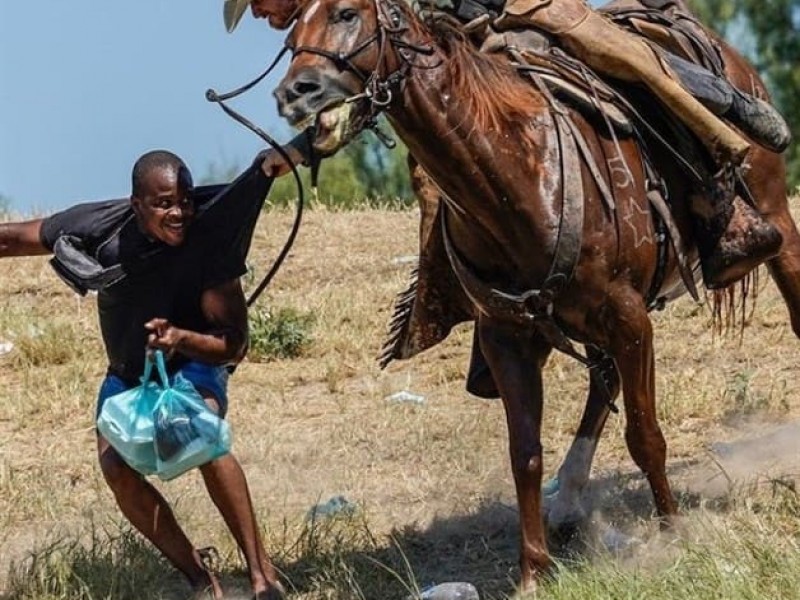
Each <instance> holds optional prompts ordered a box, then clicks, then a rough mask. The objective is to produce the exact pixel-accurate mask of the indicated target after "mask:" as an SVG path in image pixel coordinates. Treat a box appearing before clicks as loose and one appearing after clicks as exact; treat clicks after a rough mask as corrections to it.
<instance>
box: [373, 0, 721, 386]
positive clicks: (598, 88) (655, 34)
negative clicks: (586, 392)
mask: <svg viewBox="0 0 800 600" xmlns="http://www.w3.org/2000/svg"><path fill="white" fill-rule="evenodd" d="M489 1H490V2H493V1H494V0H489ZM645 1H646V2H647V3H648V5H645V4H641V3H639V2H637V1H636V0H615V2H613V3H612V4H610V5H607V6H606V7H604V8H603V11H604V12H605V13H606V14H608V15H609V17H610V18H612V19H614V20H615V21H616V22H618V23H619V24H621V25H623V26H625V27H627V28H629V29H631V30H633V31H635V32H637V33H639V34H641V35H643V36H644V37H646V38H647V39H648V40H651V41H652V42H653V43H654V44H659V47H663V48H668V49H669V51H670V52H671V53H674V54H673V56H675V57H677V59H679V60H680V61H683V62H681V63H680V64H679V66H681V67H684V66H685V65H684V64H683V63H686V65H692V64H694V63H697V64H700V65H702V66H703V67H704V68H705V69H708V70H709V71H711V72H712V73H714V74H715V75H717V74H721V73H722V69H723V65H722V60H721V54H720V51H719V48H718V46H717V45H716V42H715V41H714V40H713V39H711V38H710V37H708V36H707V35H706V34H705V32H704V30H703V29H702V28H701V27H700V26H699V24H697V22H696V20H695V19H694V18H693V17H692V16H691V15H690V14H689V13H688V11H685V10H682V8H683V7H682V5H681V4H680V0H645ZM469 2H470V4H469V7H471V8H470V11H469V12H468V13H467V15H466V16H468V17H473V20H472V21H471V23H470V24H467V25H466V29H467V31H468V32H469V33H470V35H472V36H473V37H477V38H478V40H479V41H480V43H481V44H482V49H483V50H485V51H487V52H503V53H506V54H507V55H508V57H509V60H510V61H511V62H512V64H514V65H515V66H516V67H517V69H518V70H519V71H520V74H521V75H522V76H524V77H526V78H529V79H531V80H532V82H533V83H534V84H535V85H537V86H538V87H539V88H540V90H542V91H543V92H544V95H545V97H546V98H550V100H551V102H553V103H563V104H565V105H567V106H568V107H569V108H571V109H573V110H575V111H578V112H580V113H581V114H582V115H583V116H584V117H585V118H586V120H587V121H590V122H592V123H593V124H595V125H597V126H599V127H605V128H606V129H607V131H608V134H609V135H610V136H611V137H612V138H616V137H629V136H636V137H638V138H639V140H640V141H641V143H642V145H643V146H644V147H645V148H646V147H647V144H652V143H661V144H663V145H664V147H666V148H669V149H671V151H672V154H673V156H675V158H676V160H677V161H683V162H684V163H685V165H684V166H685V168H686V169H688V170H689V171H690V173H691V175H692V176H693V177H695V178H697V179H698V180H702V178H703V177H705V176H707V174H706V173H698V172H697V171H696V169H697V168H698V167H697V165H702V162H703V159H701V158H700V156H701V154H700V153H699V152H698V151H697V149H696V145H695V142H694V139H693V137H692V136H691V135H690V134H689V133H688V131H687V130H686V128H685V127H684V126H683V125H682V124H681V123H680V122H677V121H676V120H675V119H673V118H671V117H669V116H668V115H666V113H665V112H664V111H661V114H657V115H653V114H652V112H651V111H648V112H647V113H644V114H643V112H642V110H641V109H640V108H638V106H647V105H653V104H654V103H652V102H651V101H649V99H646V98H645V97H644V96H639V97H638V98H637V97H636V96H635V94H634V95H633V96H631V97H632V98H633V101H631V100H630V99H629V97H626V96H623V95H622V94H620V92H619V91H618V90H617V89H616V88H614V87H612V86H611V85H609V84H608V83H607V82H605V81H604V80H602V79H601V78H600V77H598V76H597V75H595V74H594V73H593V72H592V71H591V70H589V69H588V68H586V67H585V66H584V65H583V64H582V63H581V62H579V61H577V60H575V59H573V58H571V57H570V56H568V55H567V54H566V53H564V52H563V51H561V50H560V49H559V48H557V47H555V46H554V45H553V44H552V43H551V42H550V40H549V38H548V36H547V35H546V34H542V33H540V32H532V31H528V30H526V31H522V32H519V33H516V32H514V33H513V34H509V33H508V32H506V33H505V34H502V35H497V34H495V35H489V36H486V35H481V32H480V29H481V25H482V24H481V21H483V24H487V23H488V21H489V20H490V16H488V15H489V14H495V10H496V9H497V10H499V8H500V7H495V6H493V5H491V6H489V8H488V9H487V11H485V13H487V14H485V15H484V16H481V15H478V16H477V17H475V4H476V2H477V0H469ZM461 6H465V5H463V4H462V5H461ZM462 12H463V11H462ZM456 14H460V12H459V11H456ZM475 19H477V21H476V20H475ZM476 25H477V26H476ZM670 65H672V63H670ZM688 68H689V67H686V69H688ZM676 71H678V72H681V71H680V70H679V69H676ZM715 79H716V78H705V79H702V80H700V81H701V83H703V84H705V83H707V82H709V81H713V80H715ZM696 87H698V88H700V87H701V86H700V85H699V84H698V85H696ZM706 87H707V88H708V89H707V90H701V89H692V92H693V93H694V94H696V95H698V96H703V95H705V96H709V97H711V98H713V97H715V94H717V93H718V92H717V90H716V89H715V88H714V86H712V85H707V86H706ZM558 110H561V112H564V111H563V109H561V108H559V109H558ZM654 121H658V122H659V123H660V124H661V125H660V127H658V128H655V127H653V126H652V124H651V123H652V122H654ZM566 123H567V124H566V125H565V127H566V128H568V129H569V131H566V130H565V131H564V136H565V137H572V138H573V139H574V140H575V144H574V149H573V150H572V152H577V153H580V154H581V159H582V160H583V161H584V162H585V163H586V164H587V166H588V167H589V168H588V171H589V172H590V173H592V176H593V177H594V179H595V181H596V183H597V185H598V187H599V189H601V190H602V191H603V197H604V199H605V202H606V204H607V205H608V207H609V209H610V210H613V207H614V198H613V193H612V192H611V191H610V190H609V189H608V186H607V184H606V182H605V179H604V178H603V176H602V175H601V174H600V171H601V170H600V169H599V167H598V166H597V165H595V164H593V161H594V159H592V158H591V153H590V152H588V151H586V150H585V141H583V140H582V136H581V135H580V132H579V130H578V128H577V127H575V126H574V124H570V123H569V120H567V121H566ZM643 154H644V156H645V158H646V161H645V162H646V163H647V164H646V170H647V173H648V179H649V180H650V190H649V192H648V198H649V199H650V203H651V207H652V208H653V211H652V212H653V215H654V219H655V221H656V229H657V231H659V233H660V234H661V235H659V238H660V239H661V240H664V241H662V242H661V244H660V248H659V255H660V256H661V257H662V259H661V260H660V261H659V262H660V263H661V264H662V267H663V264H664V263H665V262H666V257H667V247H666V244H667V243H670V244H671V245H672V248H673V250H674V252H675V254H676V256H677V257H678V262H679V265H680V269H681V274H682V277H683V281H684V285H685V287H686V288H687V289H688V290H689V291H690V293H692V295H693V296H694V297H695V298H697V297H698V296H697V291H696V287H695V283H694V277H695V274H694V272H693V268H692V265H691V264H690V262H689V258H688V254H687V250H686V247H685V245H684V242H683V240H682V239H681V237H680V233H679V231H678V228H677V226H676V225H675V223H674V220H673V218H672V216H671V211H670V207H669V206H668V204H667V202H666V201H665V199H664V194H663V193H661V186H662V182H661V179H660V177H659V176H658V173H657V171H656V169H655V168H654V166H653V165H652V163H651V162H650V161H649V160H648V159H647V152H646V151H645V152H643ZM416 176H417V182H418V183H420V178H423V179H424V178H427V176H426V175H424V173H422V172H421V170H420V171H419V172H418V173H416ZM425 183H426V185H423V186H421V187H420V189H423V190H425V191H426V192H427V193H426V195H425V196H424V197H422V198H420V206H421V208H422V211H421V236H420V254H419V261H418V264H417V265H416V267H415V268H414V270H413V272H412V274H411V280H410V283H409V285H408V287H407V289H406V290H404V291H403V292H402V293H400V294H399V295H398V297H397V300H396V303H395V310H394V314H393V317H392V319H391V322H390V327H389V332H388V336H387V339H386V342H385V344H384V346H383V349H382V351H381V354H380V356H379V364H380V366H381V368H383V367H385V366H387V365H388V364H389V363H390V362H391V361H392V360H394V359H405V358H410V357H412V356H414V355H416V354H418V353H419V352H421V351H423V350H425V349H427V348H430V347H432V346H434V345H436V344H438V343H439V342H441V341H442V340H444V339H445V338H446V337H447V336H448V335H449V333H450V331H451V330H452V328H453V327H454V326H455V325H457V324H458V323H461V322H465V321H470V320H474V319H475V318H476V317H477V314H475V309H474V308H473V302H472V300H473V299H471V298H468V297H467V296H466V294H465V292H464V290H463V288H462V286H461V281H462V279H463V274H457V273H456V272H454V268H453V262H452V257H451V256H449V255H448V248H447V246H448V244H447V240H446V238H445V235H444V234H443V230H444V228H443V226H442V224H443V220H444V215H443V210H444V208H443V206H444V201H443V199H442V196H441V194H437V193H436V188H435V186H434V184H433V182H432V181H430V180H427V181H426V182H425ZM418 191H419V190H418ZM582 200H583V199H582V197H581V198H580V200H579V201H581V202H582ZM578 235H579V234H578ZM666 240H668V242H667V241H666ZM572 245H573V246H574V245H575V244H572ZM578 247H579V244H578ZM576 259H577V257H576ZM561 262H562V263H564V265H565V266H564V270H565V271H568V270H569V268H570V267H569V265H570V260H569V257H567V259H564V258H563V257H561ZM659 270H661V269H659ZM565 274H566V275H571V273H565ZM556 275H558V274H556ZM662 276H663V272H662V273H657V275H656V277H655V281H654V282H653V285H652V286H651V291H650V294H649V298H648V300H649V304H650V306H651V308H656V307H658V306H659V305H663V298H661V297H659V295H658V293H659V289H660V287H661V284H662V283H663V278H662ZM488 295H489V292H488V291H487V296H488ZM509 310H513V307H511V308H510V309H509ZM549 325H550V326H549V327H547V329H546V330H547V331H549V334H548V335H549V336H550V337H551V338H552V341H553V342H554V346H555V347H557V348H559V349H562V350H564V351H566V352H567V353H569V354H572V355H573V356H575V353H574V351H572V350H571V345H570V344H569V343H568V340H566V339H565V338H564V337H563V336H559V335H558V334H559V333H560V330H559V329H558V328H557V327H553V325H555V324H554V323H550V324H549ZM475 368H476V365H475V364H474V363H473V365H471V369H470V370H471V371H472V370H473V369H475ZM471 375H472V373H471ZM468 379H469V378H468Z"/></svg>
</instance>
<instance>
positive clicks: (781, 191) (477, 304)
mask: <svg viewBox="0 0 800 600" xmlns="http://www.w3.org/2000/svg"><path fill="white" fill-rule="evenodd" d="M288 44H289V45H290V47H291V48H292V49H293V51H294V56H293V59H292V63H291V65H290V67H289V71H288V73H287V75H286V76H285V78H284V79H283V81H282V82H281V84H280V85H279V87H278V88H277V89H276V92H275V95H276V97H277V99H278V102H279V108H280V111H281V114H282V115H283V116H285V117H286V118H287V119H288V120H289V121H290V122H291V123H292V124H294V125H297V126H302V125H305V124H307V123H308V122H309V121H311V120H313V118H314V117H316V123H317V138H316V142H315V145H316V147H317V149H319V150H321V151H323V152H333V151H335V150H336V149H337V148H338V147H340V146H341V145H342V144H343V143H345V142H346V141H347V140H348V139H349V138H350V137H351V135H352V134H353V133H354V132H355V131H356V130H358V129H360V128H361V127H363V126H364V124H365V123H367V122H368V121H369V119H370V118H371V117H372V116H374V112H375V111H376V109H380V110H383V111H385V112H386V114H387V115H388V117H389V119H390V121H391V123H392V125H393V126H394V128H395V130H396V132H397V133H398V134H399V135H400V137H401V138H402V139H403V141H404V142H405V143H406V144H407V146H408V148H409V150H410V153H411V154H412V155H413V157H414V159H415V160H416V161H418V162H419V164H420V165H421V166H422V167H423V168H424V170H425V171H426V172H427V173H428V174H429V175H430V177H431V178H432V180H433V181H434V182H435V183H436V185H437V186H438V188H439V189H440V190H441V192H442V193H441V194H440V197H439V201H440V202H441V204H442V207H441V210H440V211H439V212H438V213H437V214H436V216H435V217H433V219H432V220H433V223H434V224H433V226H431V225H430V221H431V219H428V220H427V225H426V223H425V222H424V223H423V229H422V238H423V239H422V241H423V246H424V247H426V246H427V247H428V248H431V247H433V248H434V250H432V251H431V252H432V253H431V254H425V253H423V255H422V256H421V259H420V261H421V264H420V273H421V274H422V273H423V272H427V273H428V275H429V276H432V277H433V278H434V279H436V281H433V282H430V281H429V282H427V283H426V285H428V286H429V287H437V286H438V290H439V291H441V290H442V289H445V288H448V287H450V288H455V289H449V291H447V292H445V293H436V294H431V293H430V290H428V292H429V293H428V300H429V302H432V303H433V304H435V305H436V306H434V307H433V308H432V309H431V310H432V311H433V312H435V313H437V314H439V315H442V314H446V315H450V316H451V317H452V318H450V320H449V321H448V322H447V323H445V324H444V325H443V326H442V327H441V328H440V329H443V330H444V331H443V332H442V331H434V332H432V333H431V332H427V333H426V332H423V333H421V334H420V337H421V339H420V340H417V341H416V342H414V343H413V344H412V345H415V346H416V349H413V348H412V349H411V350H408V349H406V350H405V351H401V352H399V355H402V354H405V355H408V354H411V353H413V352H414V351H416V350H418V349H419V348H420V347H424V346H426V345H430V344H431V343H435V341H438V340H439V339H441V338H442V337H443V335H446V333H447V331H448V330H449V327H450V326H452V324H453V322H456V321H458V320H465V319H469V318H473V319H475V321H476V341H477V342H478V343H479V344H480V347H481V349H482V350H483V353H484V354H485V356H486V360H487V362H488V365H489V368H490V370H491V375H492V377H493V379H494V381H495V383H496V385H497V388H498V390H499V392H500V395H501V396H502V399H503V403H504V407H505V411H506V417H507V425H508V432H509V446H510V455H511V466H512V473H513V477H514V481H515V484H516V491H517V500H518V503H519V509H520V520H521V578H522V582H521V583H522V586H523V587H529V586H531V585H533V583H534V581H535V579H536V577H537V575H539V574H540V573H542V572H543V571H545V570H546V569H548V568H549V566H550V557H549V555H548V551H547V546H546V542H545V531H544V524H543V519H542V510H541V509H542V506H541V503H542V495H541V480H542V448H541V444H540V427H541V417H542V404H543V386H542V367H543V366H544V364H545V362H546V360H547V358H548V356H549V355H550V353H551V351H552V350H553V348H557V349H562V350H567V351H569V350H570V349H572V346H571V342H570V341H569V340H574V341H576V342H579V343H581V344H584V345H586V346H587V347H588V348H591V352H590V355H591V356H594V355H597V356H604V357H608V358H607V360H608V361H610V362H611V364H612V365H613V367H612V368H611V369H607V370H606V373H605V377H603V378H601V377H592V378H591V385H590V390H589V396H588V400H587V405H586V410H585V413H584V416H583V419H582V421H581V424H580V428H579V430H578V433H577V436H576V440H575V442H574V443H573V446H572V448H571V450H570V453H569V455H568V458H567V461H566V463H565V465H564V466H563V467H562V469H561V470H560V472H559V474H560V483H561V486H562V489H561V491H560V492H559V493H560V499H559V503H558V504H559V505H560V506H562V512H565V513H569V512H570V507H572V506H577V502H576V498H577V494H578V493H579V491H580V489H582V486H583V485H584V484H585V483H586V480H587V479H588V475H589V468H590V465H591V459H592V456H593V454H594V449H595V447H596V442H597V437H598V436H599V434H600V431H601V430H602V427H603V425H604V423H605V420H606V417H607V415H608V410H609V401H610V399H613V398H615V397H616V396H617V394H618V393H619V391H620V388H621V391H622V394H623V400H624V409H625V417H626V433H625V437H626V441H627V445H628V448H629V451H630V453H631V456H632V457H633V460H634V461H635V462H636V464H637V465H638V466H639V468H641V470H642V471H643V472H644V474H645V476H646V477H647V480H648V482H649V484H650V486H651V489H652V492H653V496H654V499H655V505H656V508H657V511H658V514H659V515H660V516H661V517H662V518H664V520H665V521H668V519H669V517H671V516H672V515H675V514H676V510H677V506H676V502H675V499H674V497H673V495H672V492H671V490H670V486H669V483H668V481H667V477H666V474H665V461H666V443H665V440H664V436H663V435H662V433H661V430H660V428H659V425H658V422H657V420H656V411H655V377H654V354H653V331H652V326H651V322H650V319H649V316H648V309H649V302H650V301H651V300H652V299H653V298H654V297H660V298H665V299H669V298H672V297H674V296H676V295H679V294H680V293H683V291H684V290H685V287H684V283H683V281H682V279H681V277H680V274H679V267H678V259H677V258H676V252H675V251H674V250H673V249H670V248H667V249H666V260H665V261H663V260H662V261H659V254H660V253H663V252H664V251H663V247H662V246H660V245H659V242H658V238H659V236H658V235H657V233H658V231H657V228H656V224H655V223H656V222H657V220H654V218H653V214H652V211H651V204H650V202H649V201H648V196H647V192H648V188H647V182H646V180H647V173H646V169H645V166H644V165H645V162H644V160H643V154H642V150H641V149H640V147H639V146H638V145H637V143H636V142H635V141H634V139H633V138H620V139H619V140H616V139H614V138H613V136H609V135H608V130H603V129H602V128H594V127H593V126H592V125H591V124H590V123H589V122H588V121H587V120H585V119H584V118H583V117H581V115H579V114H571V115H570V118H571V121H572V122H573V123H576V124H577V129H578V130H579V131H578V132H575V131H574V130H572V131H571V130H570V129H569V126H567V125H565V120H564V115H563V114H560V113H559V111H560V110H563V109H562V108H558V107H560V106H561V105H559V104H553V102H552V101H551V100H550V99H549V98H548V97H547V96H548V95H547V93H546V92H545V91H544V90H541V89H537V88H535V87H534V86H531V85H530V84H529V83H527V82H526V81H524V80H523V78H521V77H520V76H519V74H518V73H517V72H516V71H514V70H513V69H512V68H511V67H510V66H509V65H508V64H507V61H506V60H504V59H501V58H497V57H493V56H487V55H485V54H481V53H478V52H476V51H475V50H474V49H473V45H472V44H471V43H470V42H469V41H468V40H465V39H464V38H463V36H462V35H461V34H459V32H458V31H457V30H456V29H455V28H450V27H447V26H446V25H445V26H442V25H440V26H438V27H437V26H435V24H431V25H428V24H425V23H423V22H422V21H421V20H420V19H419V18H418V17H417V16H415V15H414V14H413V13H412V12H411V11H410V10H409V9H408V8H407V7H406V6H405V4H404V3H402V2H397V3H394V2H393V0H311V1H310V2H309V3H308V4H307V5H306V7H305V9H304V11H303V13H302V14H301V15H300V17H299V19H298V22H297V25H296V26H295V28H294V30H293V31H292V32H291V34H290V36H289V39H288ZM725 59H726V64H727V68H728V70H729V73H730V75H731V78H732V81H733V83H734V84H736V85H741V86H746V89H748V91H751V88H750V86H751V85H752V84H753V83H752V82H753V81H757V78H756V76H755V74H754V72H753V71H752V69H751V68H750V67H748V66H747V65H746V64H745V63H744V62H743V61H742V59H741V58H739V57H738V56H737V55H736V54H735V53H734V52H733V51H732V50H730V49H726V50H725ZM758 85H759V86H760V84H758ZM759 89H760V90H761V91H762V92H763V88H759ZM578 134H580V135H581V136H582V139H583V140H585V144H584V148H583V150H584V151H588V152H590V153H591V154H592V156H594V157H595V164H594V167H595V168H594V169H592V168H591V167H590V166H589V164H588V163H587V160H586V159H585V157H584V160H580V159H578V160H577V162H576V159H575V157H576V156H578V157H580V156H581V155H582V154H581V152H578V151H577V150H576V149H575V141H576V140H577V139H578ZM656 158H657V162H658V166H659V169H660V170H661V174H662V176H663V177H664V178H665V180H666V181H667V184H668V187H669V191H670V197H671V199H672V202H673V211H674V213H675V223H676V227H677V230H678V231H679V232H680V235H681V236H682V238H683V239H684V240H689V242H691V231H692V228H691V224H690V222H689V216H688V213H687V208H686V207H687V206H688V204H689V201H690V196H692V191H691V189H690V188H689V187H688V185H687V184H686V183H685V179H686V178H685V177H684V176H683V174H682V173H681V171H680V170H679V169H678V168H677V167H676V166H675V164H674V163H672V162H671V161H669V160H658V157H656ZM662 163H663V164H662ZM749 163H750V165H751V169H750V171H749V173H748V174H747V183H748V186H749V187H750V189H751V190H752V193H753V195H754V197H755V199H756V202H757V205H758V208H759V209H760V211H761V212H762V213H763V214H764V215H765V216H766V217H767V218H768V219H770V220H771V221H772V222H773V223H774V224H775V225H776V226H777V227H778V228H779V229H780V232H781V233H782V235H783V240H784V245H783V248H782V251H781V253H780V255H779V256H777V257H776V258H774V259H773V260H771V261H770V264H769V268H770V271H771V273H772V275H773V277H774V278H775V280H776V282H777V283H778V286H779V288H780V290H781V292H782V293H783V296H784V298H785V299H786V303H787V305H788V307H789V310H790V313H791V318H792V325H793V328H794V330H795V332H796V333H800V279H798V274H799V273H798V271H800V236H798V233H797V230H796V228H795V225H794V223H793V221H792V219H791V217H790V215H789V212H788V208H787V200H786V193H785V184H784V180H785V177H784V168H783V164H782V160H781V158H780V157H779V156H777V155H775V154H772V153H769V152H767V151H765V150H763V149H760V148H755V149H753V151H752V153H751V156H750V159H749ZM592 170H593V171H595V173H594V174H597V173H596V172H597V171H599V174H600V178H601V179H602V182H600V183H598V181H597V180H596V179H595V177H594V174H593V173H590V171H592ZM604 188H605V189H604ZM609 190H611V194H612V195H613V198H609V197H608V191H609ZM428 191H430V188H429V189H428ZM427 208H430V207H427ZM690 248H691V246H690ZM690 253H692V251H691V249H690ZM691 256H695V254H693V253H692V254H691ZM432 257H433V258H432ZM565 257H566V258H565ZM442 260H444V262H445V263H446V264H442ZM426 261H427V262H428V263H430V264H425V263H426ZM422 283H425V282H423V281H422V280H420V284H422ZM653 287H656V288H657V289H655V290H653ZM428 308H430V307H428ZM434 325H435V324H434ZM434 329H436V328H435V327H434ZM562 497H563V501H561V500H562ZM563 507H566V508H563ZM569 517H570V515H569V514H566V516H565V517H564V518H569Z"/></svg>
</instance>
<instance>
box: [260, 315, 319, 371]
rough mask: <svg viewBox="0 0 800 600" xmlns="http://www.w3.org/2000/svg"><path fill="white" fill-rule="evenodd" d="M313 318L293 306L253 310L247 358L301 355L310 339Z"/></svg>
mask: <svg viewBox="0 0 800 600" xmlns="http://www.w3.org/2000/svg"><path fill="white" fill-rule="evenodd" d="M314 322H315V317H314V315H313V314H311V313H304V312H301V311H298V310H296V309H294V308H278V309H275V310H259V309H256V310H254V311H252V312H251V314H250V351H249V357H250V359H251V360H254V361H256V362H266V361H270V360H274V359H278V358H297V357H298V356H302V355H303V353H304V352H305V351H306V350H307V349H308V347H309V346H310V345H311V343H312V341H313V337H312V329H313V327H314Z"/></svg>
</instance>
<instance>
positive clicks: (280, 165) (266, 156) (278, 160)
mask: <svg viewBox="0 0 800 600" xmlns="http://www.w3.org/2000/svg"><path fill="white" fill-rule="evenodd" d="M283 149H284V150H285V151H286V153H287V154H288V155H289V158H291V159H292V162H293V163H294V164H296V165H302V164H303V155H302V154H301V153H300V152H299V151H298V150H297V149H296V148H293V147H292V146H290V145H286V146H284V147H283ZM260 156H261V157H262V159H263V160H262V161H261V170H262V171H264V175H266V176H267V177H271V178H274V177H281V176H283V175H286V174H287V173H288V172H289V171H291V170H292V167H291V165H290V164H289V163H287V162H286V161H285V160H284V158H283V156H281V154H280V153H279V152H278V151H277V150H275V149H274V148H270V149H268V150H265V151H264V152H262V153H261V155H260Z"/></svg>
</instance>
